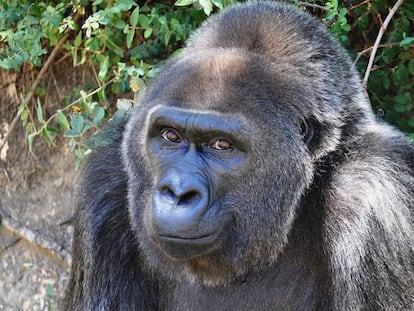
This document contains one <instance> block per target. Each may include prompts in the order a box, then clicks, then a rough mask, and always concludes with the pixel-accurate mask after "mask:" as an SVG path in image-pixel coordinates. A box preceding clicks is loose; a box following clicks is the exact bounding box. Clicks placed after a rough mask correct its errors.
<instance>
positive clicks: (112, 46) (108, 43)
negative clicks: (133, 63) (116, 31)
mask: <svg viewBox="0 0 414 311" xmlns="http://www.w3.org/2000/svg"><path fill="white" fill-rule="evenodd" d="M106 46H107V47H108V48H109V49H110V50H111V51H112V52H114V53H115V54H116V55H118V56H119V57H124V51H123V50H122V48H120V47H119V46H117V45H116V44H115V43H113V42H112V41H111V40H109V39H107V40H106Z"/></svg>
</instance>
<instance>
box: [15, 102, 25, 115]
mask: <svg viewBox="0 0 414 311" xmlns="http://www.w3.org/2000/svg"><path fill="white" fill-rule="evenodd" d="M25 108H26V105H25V104H24V103H21V104H20V105H19V109H18V110H17V115H18V116H20V115H21V114H22V112H23V111H24V109H25Z"/></svg>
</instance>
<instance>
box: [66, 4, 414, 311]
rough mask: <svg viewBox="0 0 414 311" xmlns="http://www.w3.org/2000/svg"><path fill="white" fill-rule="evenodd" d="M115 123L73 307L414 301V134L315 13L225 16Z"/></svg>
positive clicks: (80, 249) (96, 178) (82, 192)
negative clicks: (377, 108) (395, 118)
mask: <svg viewBox="0 0 414 311" xmlns="http://www.w3.org/2000/svg"><path fill="white" fill-rule="evenodd" d="M107 133H108V134H107V135H108V137H109V136H110V137H111V139H112V142H111V143H110V144H109V145H106V146H104V147H101V148H98V149H97V150H96V151H95V152H94V154H93V155H92V156H91V157H90V158H89V159H88V161H87V163H86V164H85V166H84V168H83V175H82V181H81V184H80V187H79V191H78V192H79V194H78V199H77V212H76V216H75V218H76V220H75V230H74V241H73V266H72V271H71V279H70V282H69V285H68V288H67V291H66V296H65V298H64V300H63V303H62V310H145V311H151V310H177V311H178V310H180V311H182V310H184V311H185V310H191V311H192V310H195V311H199V310H200V311H202V310H278V311H280V310H282V311H284V310H341V311H343V310H388V311H389V310H413V308H414V277H413V275H414V267H413V266H414V264H413V258H414V257H413V255H414V230H413V225H412V219H413V218H412V213H413V212H412V211H413V207H414V146H413V144H412V143H411V142H410V141H409V140H408V139H407V138H405V136H404V135H403V134H402V133H401V132H399V131H398V130H396V129H395V128H393V127H391V126H390V125H387V124H384V123H383V122H382V121H380V120H377V119H376V118H375V116H374V114H373V112H372V110H371V108H370V104H369V100H368V98H367V95H366V92H365V91H364V89H363V87H362V84H361V80H360V78H359V77H358V74H357V72H356V71H355V70H354V68H353V66H352V63H351V61H350V59H349V57H348V56H347V55H346V52H345V51H344V49H343V48H341V47H340V46H339V44H338V43H337V42H336V41H335V40H334V39H333V38H332V37H331V35H330V34H329V33H328V31H327V30H326V29H325V27H324V26H323V25H321V24H320V22H318V21H317V20H316V19H314V18H312V17H310V16H308V15H307V14H306V13H303V12H301V11H299V10H297V9H295V8H293V7H291V6H289V5H286V4H280V3H275V2H247V3H244V4H239V5H235V6H233V7H231V8H229V9H227V10H224V11H223V12H221V13H218V14H216V15H214V16H213V17H211V18H210V19H209V20H207V21H206V22H205V23H204V24H203V25H202V26H201V27H200V28H199V30H198V31H196V32H195V34H194V35H193V36H192V38H191V39H190V40H189V42H188V44H187V45H186V47H185V48H184V50H183V52H182V53H181V54H180V55H179V56H178V57H176V58H173V59H171V60H169V61H167V62H166V63H165V64H164V66H163V67H162V69H161V72H160V73H159V75H158V76H157V77H156V78H154V79H153V80H152V82H151V83H150V85H149V86H148V87H147V89H146V91H145V92H144V94H141V96H140V99H139V100H138V102H137V104H136V107H135V108H134V109H133V111H132V112H130V113H129V114H128V116H127V117H126V120H125V121H123V122H121V124H118V125H116V126H112V127H111V126H109V128H108V130H107Z"/></svg>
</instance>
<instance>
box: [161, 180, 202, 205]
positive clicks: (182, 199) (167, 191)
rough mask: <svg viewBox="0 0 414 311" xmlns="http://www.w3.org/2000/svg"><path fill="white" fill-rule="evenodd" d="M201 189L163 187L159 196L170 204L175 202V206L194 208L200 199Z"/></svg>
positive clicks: (168, 185) (169, 185)
mask: <svg viewBox="0 0 414 311" xmlns="http://www.w3.org/2000/svg"><path fill="white" fill-rule="evenodd" d="M200 188H201V187H190V188H189V187H174V186H172V185H171V184H167V185H163V186H161V189H160V194H161V195H162V196H163V197H164V198H165V199H166V200H170V201H171V202H176V204H177V206H181V207H190V208H191V207H194V206H196V205H197V203H198V202H199V201H200V200H201V199H202V197H203V195H202V193H201V192H202V189H200Z"/></svg>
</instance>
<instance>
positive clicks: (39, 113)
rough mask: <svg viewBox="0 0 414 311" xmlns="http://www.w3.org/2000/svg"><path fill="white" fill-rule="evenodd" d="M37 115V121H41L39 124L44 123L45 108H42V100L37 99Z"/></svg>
mask: <svg viewBox="0 0 414 311" xmlns="http://www.w3.org/2000/svg"><path fill="white" fill-rule="evenodd" d="M36 113H37V119H38V120H39V122H43V121H44V119H43V108H42V104H41V102H40V99H39V98H37V108H36Z"/></svg>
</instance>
